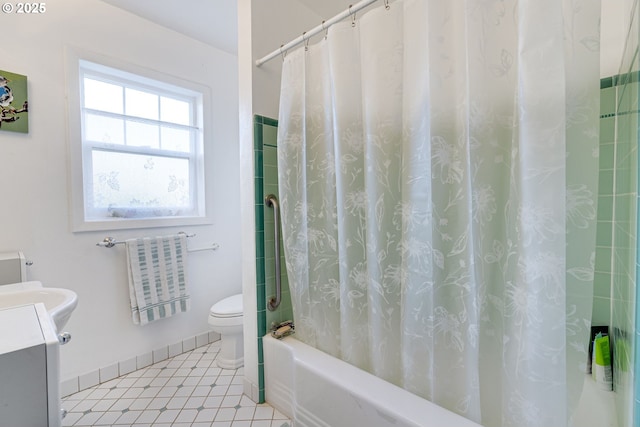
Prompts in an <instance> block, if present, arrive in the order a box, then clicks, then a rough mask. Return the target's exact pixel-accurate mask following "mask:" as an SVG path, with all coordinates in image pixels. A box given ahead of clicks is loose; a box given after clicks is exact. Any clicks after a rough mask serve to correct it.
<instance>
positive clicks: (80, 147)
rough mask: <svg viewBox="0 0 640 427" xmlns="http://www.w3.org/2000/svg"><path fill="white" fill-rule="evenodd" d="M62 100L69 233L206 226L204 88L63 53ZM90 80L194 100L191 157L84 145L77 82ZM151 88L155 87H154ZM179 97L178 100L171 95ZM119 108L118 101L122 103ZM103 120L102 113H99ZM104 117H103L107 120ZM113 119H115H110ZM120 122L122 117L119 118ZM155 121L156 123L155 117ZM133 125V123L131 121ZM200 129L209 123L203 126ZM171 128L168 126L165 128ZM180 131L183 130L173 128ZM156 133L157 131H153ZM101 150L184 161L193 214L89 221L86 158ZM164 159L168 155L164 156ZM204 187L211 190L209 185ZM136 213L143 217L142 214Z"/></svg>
mask: <svg viewBox="0 0 640 427" xmlns="http://www.w3.org/2000/svg"><path fill="white" fill-rule="evenodd" d="M66 55H67V61H66V62H67V91H68V93H67V99H68V112H69V138H68V139H69V141H68V142H69V151H70V173H69V176H70V187H71V188H70V194H71V213H72V214H71V228H72V231H74V232H75V231H94V230H118V229H130V228H147V227H170V226H185V225H200V224H212V223H213V221H212V218H211V211H212V210H211V206H210V204H211V199H212V197H205V196H206V191H205V188H206V187H207V183H206V181H207V177H208V173H207V171H205V168H204V165H205V164H211V161H210V159H209V157H210V155H209V152H210V151H211V150H208V149H206V147H210V144H211V143H210V129H209V126H206V125H205V120H204V118H205V117H210V113H209V111H210V108H211V107H210V105H211V103H210V100H211V95H210V89H209V88H208V87H206V86H204V85H201V84H198V83H194V82H190V81H186V80H184V79H181V78H178V77H175V76H170V75H167V74H163V73H159V72H156V71H153V70H149V69H146V68H143V67H140V66H137V65H133V64H128V63H125V62H122V61H118V60H115V59H113V58H107V57H104V56H102V55H98V54H95V53H90V52H78V51H76V50H73V49H70V48H67V49H66ZM85 75H87V76H91V77H92V78H93V77H95V78H96V79H97V80H101V81H106V82H109V81H111V82H114V83H115V84H117V85H121V86H126V87H130V88H132V89H134V90H147V91H149V89H151V92H158V90H159V88H158V84H162V85H163V86H164V87H168V88H169V89H170V91H171V94H170V96H169V97H175V98H178V99H179V98H180V97H182V98H185V99H186V98H191V99H193V100H195V104H194V107H191V108H193V109H194V110H195V111H191V115H192V116H193V117H192V118H193V120H194V121H193V125H194V126H195V128H197V129H196V130H195V132H196V137H195V141H194V139H193V138H191V139H190V145H195V147H192V148H194V149H195V152H194V153H193V154H191V155H188V156H185V153H180V152H178V151H164V150H161V149H160V148H158V149H155V148H150V147H135V148H132V147H128V146H126V145H121V146H118V147H117V149H114V146H113V145H110V144H107V143H100V142H96V141H93V142H89V143H88V144H85V141H84V136H83V135H84V134H83V129H82V126H83V120H82V115H83V114H84V111H85V107H84V104H83V99H84V98H83V93H82V87H83V79H84V76H85ZM154 83H155V84H154ZM176 92H178V93H179V92H183V93H184V95H178V96H175V95H176ZM123 102H124V101H123ZM100 114H103V113H100ZM108 114H109V113H104V115H108ZM115 115H116V116H118V114H115ZM122 117H125V116H122ZM159 119H161V117H159ZM134 120H136V121H138V119H137V118H136V119H134ZM139 121H140V122H141V123H149V122H151V123H155V124H156V125H158V126H160V124H159V123H160V121H154V120H152V119H142V118H140V119H139ZM206 123H211V121H207V122H206ZM169 127H171V126H169ZM176 127H178V128H185V127H186V126H184V125H176ZM159 130H160V128H159ZM94 148H96V149H98V150H101V149H106V150H107V151H109V152H114V153H126V152H131V153H135V154H137V153H140V154H149V155H160V156H164V157H171V158H178V157H182V158H189V159H190V160H189V161H190V166H189V169H190V172H189V174H190V196H191V198H192V201H193V203H194V204H195V206H194V210H193V212H191V213H190V214H188V215H180V216H148V217H135V218H124V217H118V216H104V217H90V216H89V214H91V213H92V212H91V209H90V208H91V206H90V205H89V204H88V203H87V202H89V201H90V198H91V197H92V194H93V191H92V190H93V188H92V186H93V182H92V169H91V168H92V158H91V157H92V153H93V149H94ZM169 154H170V155H169ZM208 187H211V186H210V185H209V186H208ZM139 211H141V212H143V211H144V209H140V210H139Z"/></svg>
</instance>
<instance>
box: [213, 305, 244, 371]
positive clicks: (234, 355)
mask: <svg viewBox="0 0 640 427" xmlns="http://www.w3.org/2000/svg"><path fill="white" fill-rule="evenodd" d="M243 317H244V316H243V313H242V294H237V295H232V296H230V297H228V298H225V299H223V300H221V301H218V302H217V303H215V304H214V305H212V306H211V310H209V326H210V327H211V329H213V331H214V332H217V333H219V334H220V336H221V344H220V353H219V354H218V357H217V358H216V360H217V362H218V367H220V368H222V369H238V368H240V367H241V366H243V365H244V343H243V335H242V322H243Z"/></svg>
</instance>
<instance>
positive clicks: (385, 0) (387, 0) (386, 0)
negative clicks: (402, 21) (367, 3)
mask: <svg viewBox="0 0 640 427" xmlns="http://www.w3.org/2000/svg"><path fill="white" fill-rule="evenodd" d="M384 8H385V9H386V10H389V9H391V6H389V0H384Z"/></svg>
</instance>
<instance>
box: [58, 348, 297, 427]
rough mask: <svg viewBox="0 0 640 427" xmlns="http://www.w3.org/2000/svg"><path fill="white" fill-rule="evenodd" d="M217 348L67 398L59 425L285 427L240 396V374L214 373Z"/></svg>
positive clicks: (279, 416) (285, 423) (281, 417)
mask: <svg viewBox="0 0 640 427" xmlns="http://www.w3.org/2000/svg"><path fill="white" fill-rule="evenodd" d="M218 349H219V343H214V344H209V345H207V346H204V347H200V348H197V349H195V350H192V351H189V352H188V353H183V354H180V355H177V356H174V357H172V358H169V359H166V360H162V361H160V362H158V363H156V364H153V365H150V366H145V367H143V368H142V369H139V370H137V371H133V372H129V373H127V374H126V375H123V376H121V377H120V378H114V379H112V380H109V381H108V382H105V383H102V384H98V385H95V386H94V387H92V388H90V389H87V390H84V391H81V392H79V393H75V394H72V395H69V396H67V397H65V398H64V399H63V405H62V406H63V408H65V409H66V410H67V411H68V414H67V416H66V417H65V419H64V420H63V424H62V425H63V426H64V427H71V426H74V427H76V426H80V427H85V426H86V427H88V426H107V425H111V426H116V427H291V422H290V421H289V420H288V419H287V418H286V417H285V416H284V415H282V414H281V413H280V412H278V411H277V410H274V409H273V408H272V407H271V406H269V405H267V404H261V405H256V403H255V402H253V401H252V400H251V399H249V398H248V397H247V396H244V395H243V394H242V391H243V374H244V369H243V368H240V369H237V370H233V369H220V368H218V367H217V366H216V363H215V357H216V356H217V355H218ZM143 359H144V358H143ZM143 361H144V362H145V363H146V360H143Z"/></svg>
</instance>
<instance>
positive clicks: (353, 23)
mask: <svg viewBox="0 0 640 427" xmlns="http://www.w3.org/2000/svg"><path fill="white" fill-rule="evenodd" d="M352 7H353V5H352V4H350V5H349V14H350V15H351V26H352V27H355V26H356V13H355V12H351V8H352Z"/></svg>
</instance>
